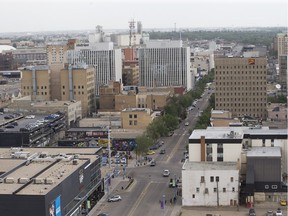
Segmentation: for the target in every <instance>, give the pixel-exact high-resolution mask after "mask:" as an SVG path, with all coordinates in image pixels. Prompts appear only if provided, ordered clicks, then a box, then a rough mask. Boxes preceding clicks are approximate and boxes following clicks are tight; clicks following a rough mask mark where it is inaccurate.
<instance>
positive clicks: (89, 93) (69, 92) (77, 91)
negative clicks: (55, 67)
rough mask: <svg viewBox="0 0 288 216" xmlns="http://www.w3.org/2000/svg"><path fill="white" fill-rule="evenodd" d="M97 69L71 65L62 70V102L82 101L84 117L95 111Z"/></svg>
mask: <svg viewBox="0 0 288 216" xmlns="http://www.w3.org/2000/svg"><path fill="white" fill-rule="evenodd" d="M94 76H95V68H93V67H88V66H87V65H75V66H71V65H69V66H68V68H65V69H62V70H61V76H60V77H61V79H60V80H61V100H63V101H68V100H69V101H73V100H77V101H81V104H82V116H87V115H89V114H91V113H92V112H94V111H95V78H94Z"/></svg>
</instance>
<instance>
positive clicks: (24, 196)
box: [0, 148, 104, 216]
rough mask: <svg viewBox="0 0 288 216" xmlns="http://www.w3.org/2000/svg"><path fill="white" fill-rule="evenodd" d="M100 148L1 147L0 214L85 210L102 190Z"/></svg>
mask: <svg viewBox="0 0 288 216" xmlns="http://www.w3.org/2000/svg"><path fill="white" fill-rule="evenodd" d="M100 151H101V148H1V149H0V155H1V158H0V162H1V168H0V169H1V170H0V171H1V178H0V181H1V184H0V202H1V203H2V204H1V205H0V212H1V214H2V215H15V216H16V215H30V216H39V215H43V216H51V215H76V214H77V215H81V213H82V211H83V210H85V212H88V211H89V209H91V208H92V207H93V206H94V205H95V204H96V202H97V201H98V200H99V199H100V198H101V197H102V196H103V194H104V192H103V189H102V188H101V186H103V185H102V184H101V183H103V182H104V181H103V182H102V179H101V170H100V167H101V157H100ZM15 206H17V208H15ZM83 206H85V207H84V208H83Z"/></svg>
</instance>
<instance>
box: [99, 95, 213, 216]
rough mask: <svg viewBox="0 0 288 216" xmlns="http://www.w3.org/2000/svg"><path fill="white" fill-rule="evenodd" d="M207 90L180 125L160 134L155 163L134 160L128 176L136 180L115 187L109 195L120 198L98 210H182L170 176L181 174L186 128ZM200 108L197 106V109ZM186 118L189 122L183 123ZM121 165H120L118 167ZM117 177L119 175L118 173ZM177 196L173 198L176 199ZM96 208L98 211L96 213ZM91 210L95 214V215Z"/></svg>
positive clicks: (191, 124) (172, 212)
mask: <svg viewBox="0 0 288 216" xmlns="http://www.w3.org/2000/svg"><path fill="white" fill-rule="evenodd" d="M209 97H210V94H208V91H206V92H205V93H204V95H203V98H202V99H199V100H198V102H197V105H196V107H195V108H194V109H193V110H191V111H189V114H188V116H187V119H186V120H183V121H182V122H181V123H180V125H179V128H178V129H176V130H175V131H174V134H173V135H172V136H170V137H165V138H162V140H163V141H164V145H163V146H162V147H161V148H165V150H166V154H159V151H160V149H161V148H159V149H158V150H156V151H155V152H156V154H155V155H152V156H151V157H152V158H153V159H155V161H156V166H153V167H151V166H149V165H144V166H139V167H138V166H136V161H135V162H134V166H133V164H131V162H130V166H129V167H128V168H127V176H132V177H133V178H134V179H135V181H134V182H133V184H132V185H131V187H130V188H129V189H128V190H124V191H123V190H120V191H119V188H118V189H115V190H114V191H112V192H111V194H112V195H115V194H119V195H121V197H122V200H121V201H120V202H115V203H108V202H103V204H102V205H101V212H105V213H109V215H110V216H116V215H119V213H120V215H127V216H133V215H166V216H168V215H176V214H177V213H179V212H180V210H181V196H177V188H169V181H170V178H172V179H177V178H181V169H182V164H183V162H181V159H182V158H183V157H184V154H183V153H184V151H185V150H186V149H185V147H186V145H187V144H188V138H189V136H190V134H189V133H188V131H189V129H190V128H192V127H194V126H195V124H196V122H197V119H198V116H199V115H200V114H201V112H200V111H203V110H204V109H205V108H206V107H207V105H208V98H209ZM198 108H199V109H198ZM185 122H189V125H188V126H185ZM119 169H121V167H119ZM164 169H168V170H169V171H170V176H169V177H163V176H162V172H163V170H164ZM118 178H119V177H118ZM175 198H176V199H175ZM164 199H165V200H166V203H165V205H162V206H161V205H160V201H161V200H164ZM98 213H99V211H97V214H98ZM97 214H96V213H95V214H93V215H94V216H96V215H97Z"/></svg>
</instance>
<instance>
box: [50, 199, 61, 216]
mask: <svg viewBox="0 0 288 216" xmlns="http://www.w3.org/2000/svg"><path fill="white" fill-rule="evenodd" d="M49 216H61V197H60V196H58V197H57V198H56V199H55V200H53V201H52V202H51V203H50V205H49Z"/></svg>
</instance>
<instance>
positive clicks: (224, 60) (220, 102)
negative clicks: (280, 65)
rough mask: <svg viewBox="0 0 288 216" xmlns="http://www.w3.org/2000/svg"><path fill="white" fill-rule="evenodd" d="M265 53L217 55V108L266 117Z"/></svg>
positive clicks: (234, 112)
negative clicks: (261, 54) (262, 55)
mask: <svg viewBox="0 0 288 216" xmlns="http://www.w3.org/2000/svg"><path fill="white" fill-rule="evenodd" d="M266 65H267V59H266V57H228V56H217V57H216V58H215V109H216V110H226V111H230V112H232V116H233V117H241V116H244V115H248V116H251V117H255V118H262V119H266V117H267V111H266V104H267V95H266V84H267V82H266V74H267V71H266Z"/></svg>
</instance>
